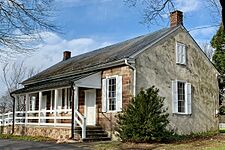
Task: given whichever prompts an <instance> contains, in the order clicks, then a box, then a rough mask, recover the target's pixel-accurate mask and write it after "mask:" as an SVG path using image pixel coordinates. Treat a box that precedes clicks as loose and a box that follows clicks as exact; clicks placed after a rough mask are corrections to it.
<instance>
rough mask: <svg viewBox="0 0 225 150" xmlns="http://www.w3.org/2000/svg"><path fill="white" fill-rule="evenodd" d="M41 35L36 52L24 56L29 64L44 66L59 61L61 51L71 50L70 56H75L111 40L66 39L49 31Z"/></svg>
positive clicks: (104, 44) (105, 44)
mask: <svg viewBox="0 0 225 150" xmlns="http://www.w3.org/2000/svg"><path fill="white" fill-rule="evenodd" d="M42 35H44V38H43V39H44V43H43V44H41V45H39V50H38V51H37V52H36V53H34V54H33V55H31V56H28V57H27V58H26V62H27V64H29V65H30V66H39V67H40V66H41V67H43V68H46V67H49V66H50V65H53V64H55V63H57V62H59V61H61V60H62V56H63V55H62V54H63V51H66V50H68V51H71V53H72V56H75V55H79V54H82V53H85V52H88V51H91V50H94V49H97V48H100V47H103V46H107V45H110V44H111V42H105V41H104V42H100V41H97V40H95V39H92V38H77V39H71V40H66V39H63V38H61V37H59V36H58V35H57V34H54V33H49V32H45V33H42ZM34 60H35V61H34Z"/></svg>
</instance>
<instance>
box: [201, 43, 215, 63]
mask: <svg viewBox="0 0 225 150" xmlns="http://www.w3.org/2000/svg"><path fill="white" fill-rule="evenodd" d="M200 46H201V48H202V50H203V52H204V53H205V54H206V56H207V57H208V58H209V59H210V60H212V56H213V53H214V49H213V48H212V46H211V44H210V43H208V42H204V43H201V44H200Z"/></svg>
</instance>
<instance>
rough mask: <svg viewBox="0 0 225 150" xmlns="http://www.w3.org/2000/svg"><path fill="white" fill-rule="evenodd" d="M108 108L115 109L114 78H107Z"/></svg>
mask: <svg viewBox="0 0 225 150" xmlns="http://www.w3.org/2000/svg"><path fill="white" fill-rule="evenodd" d="M108 83H109V84H108V90H107V91H108V93H107V94H108V104H109V106H108V108H109V110H110V111H114V110H116V78H111V79H108Z"/></svg>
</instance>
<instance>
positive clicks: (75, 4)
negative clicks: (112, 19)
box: [56, 0, 112, 7]
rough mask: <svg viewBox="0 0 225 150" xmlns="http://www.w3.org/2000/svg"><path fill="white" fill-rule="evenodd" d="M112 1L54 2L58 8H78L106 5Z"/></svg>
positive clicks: (70, 0)
mask: <svg viewBox="0 0 225 150" xmlns="http://www.w3.org/2000/svg"><path fill="white" fill-rule="evenodd" d="M110 1H112V0H90V1H85V0H56V5H58V6H60V7H80V6H87V5H93V4H99V3H107V2H110Z"/></svg>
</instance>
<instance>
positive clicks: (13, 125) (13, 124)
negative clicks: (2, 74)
mask: <svg viewBox="0 0 225 150" xmlns="http://www.w3.org/2000/svg"><path fill="white" fill-rule="evenodd" d="M10 97H11V98H12V99H13V123H12V134H14V127H15V97H14V96H13V95H12V93H10Z"/></svg>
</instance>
